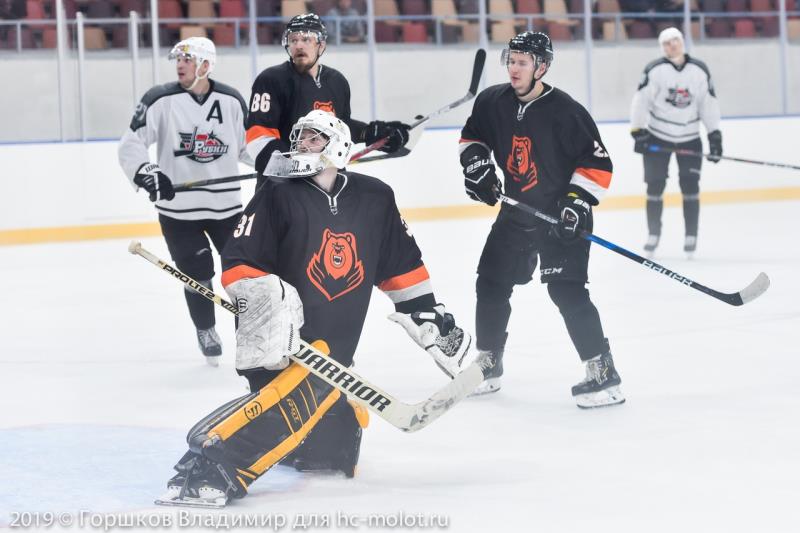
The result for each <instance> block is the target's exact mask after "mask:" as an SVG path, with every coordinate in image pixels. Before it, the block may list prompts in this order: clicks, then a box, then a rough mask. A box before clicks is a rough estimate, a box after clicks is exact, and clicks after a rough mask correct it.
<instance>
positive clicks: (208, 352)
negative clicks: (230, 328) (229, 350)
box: [197, 327, 222, 366]
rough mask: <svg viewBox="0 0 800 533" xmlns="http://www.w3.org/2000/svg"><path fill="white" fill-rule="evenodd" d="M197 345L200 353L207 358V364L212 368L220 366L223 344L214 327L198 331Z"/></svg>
mask: <svg viewBox="0 0 800 533" xmlns="http://www.w3.org/2000/svg"><path fill="white" fill-rule="evenodd" d="M197 343H198V344H199V345H200V351H201V352H203V355H205V356H206V362H207V363H208V364H209V365H211V366H219V358H220V356H221V355H222V342H220V340H219V335H217V331H216V330H215V329H214V328H213V327H212V328H208V329H198V330H197Z"/></svg>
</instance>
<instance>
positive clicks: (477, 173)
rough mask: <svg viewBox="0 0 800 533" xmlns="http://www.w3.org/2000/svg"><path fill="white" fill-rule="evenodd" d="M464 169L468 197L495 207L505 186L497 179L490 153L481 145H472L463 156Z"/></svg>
mask: <svg viewBox="0 0 800 533" xmlns="http://www.w3.org/2000/svg"><path fill="white" fill-rule="evenodd" d="M461 165H462V166H463V167H464V188H465V189H466V191H467V196H469V197H470V198H472V199H473V200H475V201H476V202H483V203H485V204H489V205H494V204H496V203H497V198H498V195H499V194H500V193H501V192H503V185H502V183H500V179H499V178H498V177H497V172H496V171H495V167H494V162H493V161H492V158H491V156H490V155H489V152H488V151H487V150H486V149H485V148H484V147H483V146H480V145H472V146H470V147H469V148H467V149H466V150H464V152H463V153H462V154H461Z"/></svg>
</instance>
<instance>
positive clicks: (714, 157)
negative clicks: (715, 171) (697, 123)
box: [708, 130, 722, 163]
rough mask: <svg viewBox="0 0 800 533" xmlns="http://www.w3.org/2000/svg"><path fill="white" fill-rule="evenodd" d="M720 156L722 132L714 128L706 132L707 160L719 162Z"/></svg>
mask: <svg viewBox="0 0 800 533" xmlns="http://www.w3.org/2000/svg"><path fill="white" fill-rule="evenodd" d="M720 156H722V132H721V131H719V130H714V131H712V132H711V133H709V134H708V160H709V161H711V162H712V163H719V160H720Z"/></svg>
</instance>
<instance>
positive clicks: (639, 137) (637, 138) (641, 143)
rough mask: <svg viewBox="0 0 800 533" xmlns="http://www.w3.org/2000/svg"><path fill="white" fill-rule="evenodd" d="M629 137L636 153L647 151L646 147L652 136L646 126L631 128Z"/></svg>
mask: <svg viewBox="0 0 800 533" xmlns="http://www.w3.org/2000/svg"><path fill="white" fill-rule="evenodd" d="M631 137H633V151H634V152H636V153H637V154H643V153H645V152H647V151H648V150H647V148H648V146H650V143H651V142H652V140H653V136H652V135H650V131H649V130H648V129H647V128H641V129H638V130H631Z"/></svg>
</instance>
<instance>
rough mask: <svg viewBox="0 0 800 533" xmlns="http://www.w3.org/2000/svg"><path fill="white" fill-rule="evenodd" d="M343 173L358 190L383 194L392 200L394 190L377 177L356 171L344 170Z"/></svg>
mask: <svg viewBox="0 0 800 533" xmlns="http://www.w3.org/2000/svg"><path fill="white" fill-rule="evenodd" d="M344 174H345V175H346V176H347V180H348V182H349V185H350V186H352V187H354V188H358V190H359V191H360V192H362V193H365V194H374V195H378V196H383V197H386V198H388V199H391V200H392V201H394V190H392V188H391V187H390V186H389V185H387V184H386V183H385V182H383V181H381V180H379V179H378V178H374V177H372V176H368V175H366V174H360V173H358V172H349V171H346V172H344Z"/></svg>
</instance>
